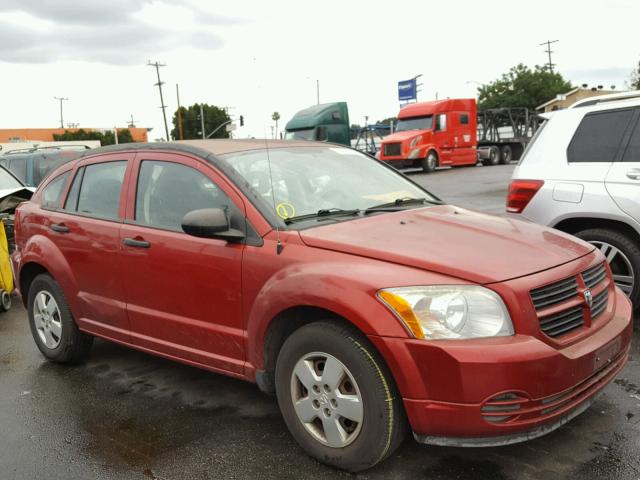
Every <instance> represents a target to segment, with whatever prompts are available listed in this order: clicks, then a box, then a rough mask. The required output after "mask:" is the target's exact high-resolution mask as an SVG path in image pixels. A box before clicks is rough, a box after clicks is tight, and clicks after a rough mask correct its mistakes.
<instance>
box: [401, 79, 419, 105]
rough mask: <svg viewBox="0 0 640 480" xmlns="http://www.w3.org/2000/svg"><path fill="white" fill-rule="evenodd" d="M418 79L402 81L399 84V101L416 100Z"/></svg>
mask: <svg viewBox="0 0 640 480" xmlns="http://www.w3.org/2000/svg"><path fill="white" fill-rule="evenodd" d="M416 97H417V79H415V78H412V79H411V80H401V81H399V82H398V100H401V101H403V100H416Z"/></svg>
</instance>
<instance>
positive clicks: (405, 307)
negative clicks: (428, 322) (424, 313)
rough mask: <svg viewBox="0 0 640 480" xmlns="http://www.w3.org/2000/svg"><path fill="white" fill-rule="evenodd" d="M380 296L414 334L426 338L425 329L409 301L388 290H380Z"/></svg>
mask: <svg viewBox="0 0 640 480" xmlns="http://www.w3.org/2000/svg"><path fill="white" fill-rule="evenodd" d="M378 295H379V296H380V298H381V299H382V300H383V301H384V303H386V304H387V305H388V306H389V308H391V310H392V311H394V312H395V313H396V314H398V316H399V317H400V319H401V320H402V321H403V322H404V324H405V325H406V326H407V328H408V329H409V330H411V333H413V336H414V337H416V338H420V339H424V330H422V327H421V326H420V321H419V320H418V318H417V317H416V315H415V314H414V313H413V309H412V308H411V305H409V302H407V301H406V300H405V299H404V298H402V297H401V296H399V295H395V294H393V293H391V292H389V291H387V290H382V291H380V292H378Z"/></svg>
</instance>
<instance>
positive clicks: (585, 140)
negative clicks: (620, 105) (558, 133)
mask: <svg viewBox="0 0 640 480" xmlns="http://www.w3.org/2000/svg"><path fill="white" fill-rule="evenodd" d="M632 115H633V110H631V109H626V110H612V111H608V112H598V113H590V114H588V115H586V116H585V117H584V118H583V119H582V122H580V125H579V126H578V129H577V130H576V133H575V134H574V135H573V138H572V139H571V143H570V144H569V148H568V149H567V160H568V161H569V163H575V162H613V161H614V160H615V157H616V153H617V152H618V149H619V148H620V142H621V141H622V137H623V136H624V133H625V131H626V129H627V127H628V126H629V121H630V120H631V116H632Z"/></svg>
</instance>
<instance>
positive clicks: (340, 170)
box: [222, 147, 437, 220]
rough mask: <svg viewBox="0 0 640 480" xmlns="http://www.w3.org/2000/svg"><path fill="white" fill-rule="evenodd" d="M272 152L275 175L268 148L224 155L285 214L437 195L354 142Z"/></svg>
mask: <svg viewBox="0 0 640 480" xmlns="http://www.w3.org/2000/svg"><path fill="white" fill-rule="evenodd" d="M269 157H270V163H271V175H270V173H269V163H268V162H267V153H266V151H265V150H259V151H250V152H240V153H231V154H227V155H224V156H222V158H223V159H224V160H225V161H226V162H227V163H228V164H229V165H231V167H233V168H234V169H235V170H236V171H237V172H238V173H239V174H240V175H241V176H242V177H243V178H244V179H245V180H246V181H247V182H248V184H249V186H250V187H251V188H252V189H253V191H254V193H255V194H256V195H257V197H258V198H260V200H261V202H262V205H261V206H260V207H261V208H266V209H268V210H271V211H274V205H275V213H276V215H278V216H279V217H280V218H281V219H283V220H284V219H287V218H291V217H299V216H301V215H310V214H315V213H317V212H318V211H320V210H329V209H344V210H347V209H349V210H351V209H361V210H364V209H367V208H370V207H374V206H377V205H380V204H384V203H388V202H394V201H395V200H397V199H401V198H403V199H406V198H421V199H422V198H426V199H427V200H429V201H437V199H435V197H433V196H431V195H430V194H429V193H428V192H426V191H425V190H422V189H421V188H420V187H418V186H417V185H414V184H413V183H411V182H410V181H408V180H407V179H405V178H404V177H403V176H402V175H400V174H398V173H396V172H395V171H393V170H392V169H390V168H388V167H386V166H384V165H382V164H380V163H379V162H378V161H376V160H374V159H372V158H371V157H369V156H367V155H363V154H362V153H360V152H357V151H355V150H351V149H349V148H341V147H295V148H279V149H273V150H269ZM271 178H273V182H272V181H271ZM272 184H273V187H272ZM274 192H275V200H274V198H273V195H274Z"/></svg>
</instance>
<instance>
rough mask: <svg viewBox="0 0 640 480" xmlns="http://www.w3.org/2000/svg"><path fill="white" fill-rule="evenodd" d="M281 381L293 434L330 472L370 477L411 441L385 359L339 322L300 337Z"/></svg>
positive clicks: (284, 359) (282, 362) (279, 372)
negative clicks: (367, 473) (367, 472)
mask: <svg viewBox="0 0 640 480" xmlns="http://www.w3.org/2000/svg"><path fill="white" fill-rule="evenodd" d="M275 380H276V393H277V396H278V404H279V405H280V410H281V412H282V415H283V417H284V420H285V422H286V424H287V427H288V428H289V431H290V432H291V434H292V435H293V437H294V438H295V439H296V440H297V442H298V443H299V444H300V445H301V446H302V448H303V449H304V450H305V451H306V452H307V453H308V454H309V455H311V456H313V457H315V458H317V459H318V460H320V461H321V462H324V463H326V464H328V465H331V466H334V467H337V468H341V469H345V470H349V471H351V472H358V471H361V470H365V469H367V468H370V467H372V466H374V465H375V464H376V463H378V462H380V461H381V460H383V459H384V458H386V457H387V456H389V455H390V454H391V453H392V452H393V451H394V450H395V449H396V448H397V447H398V445H399V444H400V443H401V441H402V439H403V438H404V436H405V434H406V431H407V427H406V419H405V414H404V410H403V407H402V403H401V399H400V397H399V395H398V394H397V392H396V389H395V386H394V384H393V381H392V379H391V375H390V374H389V373H388V372H387V371H386V367H385V365H384V364H383V363H382V361H381V360H380V358H379V356H378V354H377V352H375V350H374V349H373V348H372V347H371V346H370V345H369V343H368V342H367V341H366V340H365V339H364V338H363V337H362V336H361V335H359V334H356V333H355V332H353V331H352V330H351V329H348V328H345V327H343V326H342V325H340V324H338V323H336V322H332V321H323V322H316V323H311V324H309V325H306V326H304V327H301V328H300V329H298V330H296V331H295V332H294V333H293V334H292V335H291V336H290V337H289V338H288V339H287V340H286V341H285V343H284V345H283V347H282V349H281V350H280V353H279V355H278V361H277V364H276V378H275Z"/></svg>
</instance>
